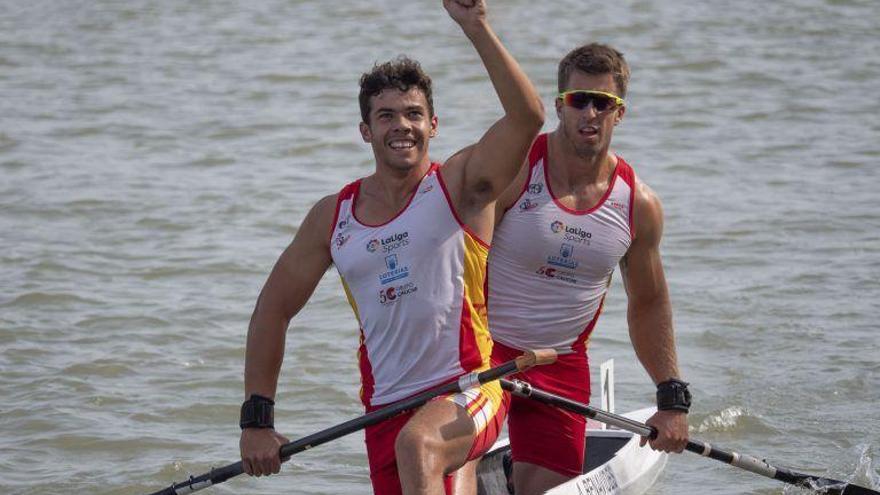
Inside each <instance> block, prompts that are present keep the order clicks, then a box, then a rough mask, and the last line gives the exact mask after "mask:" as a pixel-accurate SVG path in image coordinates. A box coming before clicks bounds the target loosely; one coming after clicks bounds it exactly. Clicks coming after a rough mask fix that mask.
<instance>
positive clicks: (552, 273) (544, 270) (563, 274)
mask: <svg viewBox="0 0 880 495" xmlns="http://www.w3.org/2000/svg"><path fill="white" fill-rule="evenodd" d="M535 273H537V274H538V275H541V276H542V277H545V278H552V279H554V280H562V281H563V282H568V283H570V284H577V283H578V280H577V279H576V278H575V276H574V274H573V273H571V272H569V271H565V270H560V269H558V268H553V267H552V266H542V267H541V268H538V269H537V270H535Z"/></svg>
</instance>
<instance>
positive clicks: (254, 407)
mask: <svg viewBox="0 0 880 495" xmlns="http://www.w3.org/2000/svg"><path fill="white" fill-rule="evenodd" d="M274 408H275V401H274V400H272V399H270V398H268V397H263V396H262V395H257V394H251V397H250V398H249V399H248V400H246V401H244V403H243V404H242V405H241V419H240V420H239V421H238V426H241V429H242V430H243V429H245V428H275V411H274Z"/></svg>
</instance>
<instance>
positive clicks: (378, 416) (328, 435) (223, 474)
mask: <svg viewBox="0 0 880 495" xmlns="http://www.w3.org/2000/svg"><path fill="white" fill-rule="evenodd" d="M527 355H529V357H528V358H526V356H522V357H520V358H517V359H514V360H511V361H508V362H506V363H504V364H501V365H499V366H496V367H494V368H490V369H488V370H486V371H483V372H480V373H469V374H467V375H463V376H462V377H461V378H459V379H458V380H456V381H453V382H449V383H446V384H443V385H439V386H437V387H434V388H432V389H430V390H426V391H424V392H422V393H420V394H418V395H415V396H413V397H410V398H409V399H404V400H402V401H400V402H395V403H394V404H391V405H389V406H387V407H384V408H382V409H378V410H376V411H373V412H371V413H367V414H364V415H363V416H359V417H357V418H354V419H350V420H348V421H346V422H345V423H341V424H338V425H336V426H332V427H330V428H327V429H326V430H321V431H319V432H317V433H313V434H311V435H308V436H305V437H303V438H300V439H298V440H295V441H293V442H290V443H286V444H284V445H282V446H281V448H280V451H279V452H280V455H281V458H282V459H285V458H287V457H290V456H292V455H294V454H298V453H300V452H302V451H304V450H308V449H310V448H312V447H315V446H318V445H321V444H324V443H327V442H330V441H333V440H336V439H337V438H340V437H343V436H345V435H348V434H350V433H354V432H356V431H358V430H362V429H364V428H366V427H368V426H371V425H374V424H377V423H381V422H382V421H385V420H386V419H388V418H391V417H393V416H397V415H398V414H400V413H402V412H405V411H409V410H411V409H415V408H417V407H421V406H422V405H424V404H426V403H427V402H428V401H430V400H431V399H433V398H435V397H438V396H441V395H445V394H449V393H456V392H461V391H463V390H466V389H468V388H470V387H474V386H478V385H480V384H482V383H487V382H491V381H493V380H497V379H499V378H501V377H503V376H507V375H509V374H511V373H514V372H516V371H522V370H523V369H526V368H528V367H531V366H534V365H536V364H546V363H549V362H552V360H555V359H556V358H555V353H553V352H552V351H534V352H532V351H530V352H529V353H527ZM551 355H552V358H551ZM243 472H244V466H243V465H242V462H241V461H238V462H234V463H232V464H229V465H227V466H224V467H221V468H217V469H212V470H211V471H210V472H208V473H205V474H202V475H200V476H191V477H190V479H188V480H186V481H184V482H181V483H177V484H174V485H171V486H169V487H167V488H165V489H163V490H159V491H157V492H153V493H151V494H150V495H182V494H184V493H192V492H195V491H198V490H202V489H204V488H208V487H209V486H212V485H216V484H218V483H223V482H224V481H226V480H228V479H230V478H234V477H235V476H238V475H240V474H242V473H243Z"/></svg>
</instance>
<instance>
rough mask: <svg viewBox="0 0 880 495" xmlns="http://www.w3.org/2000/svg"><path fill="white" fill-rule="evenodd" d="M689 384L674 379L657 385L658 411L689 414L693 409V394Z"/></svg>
mask: <svg viewBox="0 0 880 495" xmlns="http://www.w3.org/2000/svg"><path fill="white" fill-rule="evenodd" d="M687 387H688V383H687V382H683V381H681V380H678V379H676V378H672V379H670V380H666V381H665V382H662V383H658V384H657V410H659V411H682V412H688V411H689V410H690V408H691V392H690V391H689V390H688V388H687Z"/></svg>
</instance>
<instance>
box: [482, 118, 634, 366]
mask: <svg viewBox="0 0 880 495" xmlns="http://www.w3.org/2000/svg"><path fill="white" fill-rule="evenodd" d="M546 157H547V135H546V134H542V135H540V136H538V139H537V140H536V141H535V144H534V145H533V146H532V150H531V152H530V154H529V171H530V175H529V179H528V182H527V183H526V185H525V187H524V188H523V192H522V193H521V194H520V197H519V199H518V200H517V202H516V203H515V204H514V206H513V207H511V208H510V209H509V210H508V211H507V212H506V213H505V215H504V219H503V220H502V221H501V223H500V225H499V226H498V227H497V228H496V230H495V238H494V240H493V242H492V250H491V251H490V253H489V299H488V301H489V303H488V313H489V325H490V327H489V328H490V329H491V331H492V338H493V340H495V341H497V342H500V343H502V344H504V345H506V346H509V347H513V348H516V349H537V348H546V347H552V348H555V349H566V348H570V349H574V350H576V351H585V350H586V345H587V340H588V339H589V336H590V333H591V332H592V330H593V326H594V325H595V324H596V320H597V319H598V318H599V314H600V312H601V311H602V303H603V301H604V299H605V293H606V291H607V289H608V285H609V284H610V283H611V275H612V274H613V273H614V267H615V266H617V264H618V263H619V262H620V259H621V258H622V257H623V255H624V254H626V251H627V249H629V246H630V244H631V242H632V208H633V206H632V205H633V193H634V190H635V175H634V173H633V170H632V168H631V167H630V166H629V165H628V164H627V163H626V162H625V161H623V159H621V158H618V161H617V166H616V167H615V170H614V175H613V178H612V179H611V184H610V186H609V188H608V191H607V192H606V194H605V196H604V197H603V198H602V199H601V200H600V201H599V203H598V204H597V205H595V206H594V207H593V208H592V209H590V210H585V211H576V210H572V209H570V208H567V207H566V206H564V205H563V204H561V203H559V202H558V201H557V200H556V198H555V197H554V196H553V192H552V191H551V190H550V187H549V179H548V176H547V160H546Z"/></svg>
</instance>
